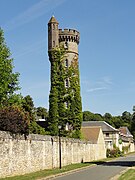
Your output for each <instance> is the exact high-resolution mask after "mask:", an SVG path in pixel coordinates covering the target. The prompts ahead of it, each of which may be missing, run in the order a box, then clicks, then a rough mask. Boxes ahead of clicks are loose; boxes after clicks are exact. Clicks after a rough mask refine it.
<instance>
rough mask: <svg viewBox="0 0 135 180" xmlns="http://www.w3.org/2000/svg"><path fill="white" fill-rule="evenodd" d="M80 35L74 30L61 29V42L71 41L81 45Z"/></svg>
mask: <svg viewBox="0 0 135 180" xmlns="http://www.w3.org/2000/svg"><path fill="white" fill-rule="evenodd" d="M79 40H80V33H79V32H78V31H76V30H74V29H64V30H62V29H59V42H62V41H71V42H76V43H77V44H79Z"/></svg>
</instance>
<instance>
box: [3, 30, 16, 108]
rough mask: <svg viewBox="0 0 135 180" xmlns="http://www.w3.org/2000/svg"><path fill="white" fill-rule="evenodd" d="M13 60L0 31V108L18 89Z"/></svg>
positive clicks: (5, 104) (7, 102) (6, 103)
mask: <svg viewBox="0 0 135 180" xmlns="http://www.w3.org/2000/svg"><path fill="white" fill-rule="evenodd" d="M13 68H14V66H13V59H12V58H11V53H10V50H9V48H8V47H7V45H6V43H5V39H4V32H3V30H2V29H0V106H1V107H2V106H7V105H8V104H9V99H10V103H11V99H13V94H14V92H15V91H16V90H18V89H19V86H18V84H19V82H18V77H19V73H13Z"/></svg>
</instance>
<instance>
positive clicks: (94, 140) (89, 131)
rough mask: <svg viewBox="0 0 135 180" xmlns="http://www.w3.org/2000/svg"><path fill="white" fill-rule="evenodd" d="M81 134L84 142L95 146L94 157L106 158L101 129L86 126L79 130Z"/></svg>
mask: <svg viewBox="0 0 135 180" xmlns="http://www.w3.org/2000/svg"><path fill="white" fill-rule="evenodd" d="M81 132H82V135H83V138H84V139H85V140H87V141H89V142H91V144H96V149H94V151H95V152H96V156H97V157H98V158H99V159H101V158H103V156H104V158H106V148H105V141H104V135H103V132H102V129H101V127H96V126H95V127H91V126H86V127H82V128H81ZM95 159H96V158H95Z"/></svg>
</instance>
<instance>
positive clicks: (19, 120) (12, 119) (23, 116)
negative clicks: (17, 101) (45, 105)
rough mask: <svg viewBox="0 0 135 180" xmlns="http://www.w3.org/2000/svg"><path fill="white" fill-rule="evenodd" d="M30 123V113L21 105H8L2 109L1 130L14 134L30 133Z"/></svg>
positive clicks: (0, 111) (0, 116) (0, 113)
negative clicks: (20, 106)
mask: <svg viewBox="0 0 135 180" xmlns="http://www.w3.org/2000/svg"><path fill="white" fill-rule="evenodd" d="M29 123H30V122H29V114H28V113H27V112H25V111H24V110H23V109H21V108H19V107H16V106H8V107H3V108H1V109H0V130H3V131H10V132H11V133H13V134H17V133H19V134H28V133H29Z"/></svg>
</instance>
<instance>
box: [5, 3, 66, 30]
mask: <svg viewBox="0 0 135 180" xmlns="http://www.w3.org/2000/svg"><path fill="white" fill-rule="evenodd" d="M64 1H65V0H40V1H39V2H38V3H36V4H34V5H33V6H31V7H30V8H28V9H27V10H26V11H24V12H22V13H20V14H19V15H18V16H16V17H14V18H13V19H11V20H10V21H9V22H7V23H6V24H5V25H4V29H6V30H11V29H14V28H16V27H19V26H22V25H24V24H26V23H29V22H31V21H33V20H34V19H37V18H39V17H40V16H43V15H44V14H45V13H47V12H49V11H50V10H52V9H54V8H56V7H57V6H59V5H60V4H62V3H63V2H64Z"/></svg>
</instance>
